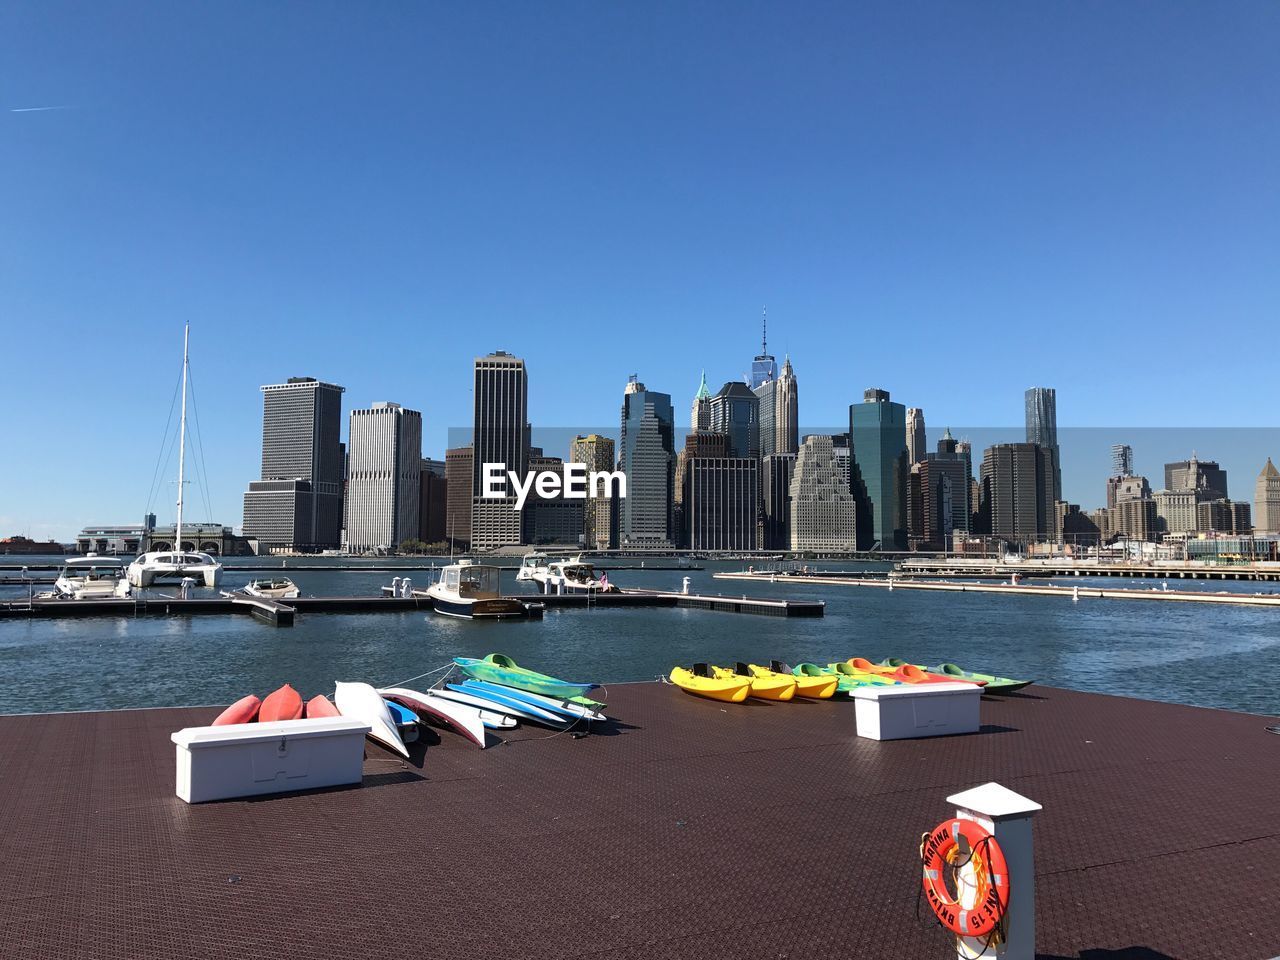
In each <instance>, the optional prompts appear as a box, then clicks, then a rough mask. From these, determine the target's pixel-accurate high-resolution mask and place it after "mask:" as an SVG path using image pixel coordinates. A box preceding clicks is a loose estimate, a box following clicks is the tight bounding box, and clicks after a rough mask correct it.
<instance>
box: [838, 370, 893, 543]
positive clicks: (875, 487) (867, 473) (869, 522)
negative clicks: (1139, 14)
mask: <svg viewBox="0 0 1280 960" xmlns="http://www.w3.org/2000/svg"><path fill="white" fill-rule="evenodd" d="M849 437H850V441H851V443H850V445H851V447H852V451H853V462H852V464H851V469H852V474H851V475H852V479H853V490H852V492H853V494H854V497H855V499H856V500H857V501H858V507H859V509H858V549H859V550H870V549H873V548H878V549H880V550H905V549H906V546H907V408H906V407H904V406H903V405H902V404H900V403H894V402H893V401H891V400H890V399H889V392H888V391H887V390H878V389H875V388H872V389H870V390H867V391H866V393H865V394H864V396H863V402H862V403H855V404H851V405H850V407H849Z"/></svg>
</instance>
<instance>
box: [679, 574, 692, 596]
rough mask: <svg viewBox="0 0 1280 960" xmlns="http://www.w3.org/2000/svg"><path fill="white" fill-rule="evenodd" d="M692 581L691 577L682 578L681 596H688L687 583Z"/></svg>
mask: <svg viewBox="0 0 1280 960" xmlns="http://www.w3.org/2000/svg"><path fill="white" fill-rule="evenodd" d="M692 579H693V578H692V577H685V578H684V583H683V584H682V586H681V589H680V592H681V593H683V594H688V592H689V581H691V580H692Z"/></svg>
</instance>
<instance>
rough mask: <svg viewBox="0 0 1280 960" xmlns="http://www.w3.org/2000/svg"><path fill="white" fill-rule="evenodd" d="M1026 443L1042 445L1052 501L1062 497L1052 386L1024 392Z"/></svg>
mask: <svg viewBox="0 0 1280 960" xmlns="http://www.w3.org/2000/svg"><path fill="white" fill-rule="evenodd" d="M1026 414H1027V443H1035V444H1038V445H1039V446H1041V447H1043V448H1044V450H1045V452H1046V454H1047V455H1048V456H1049V457H1050V461H1051V466H1050V473H1051V479H1052V481H1053V499H1052V500H1050V501H1049V503H1050V506H1052V504H1053V502H1054V501H1057V500H1061V499H1062V452H1061V450H1060V449H1059V447H1058V394H1057V392H1056V391H1055V390H1054V389H1053V388H1052V387H1032V388H1031V389H1030V390H1028V391H1027V393H1026Z"/></svg>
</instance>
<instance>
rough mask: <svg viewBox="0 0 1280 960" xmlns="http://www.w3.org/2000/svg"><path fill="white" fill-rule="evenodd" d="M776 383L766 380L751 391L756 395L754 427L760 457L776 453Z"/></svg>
mask: <svg viewBox="0 0 1280 960" xmlns="http://www.w3.org/2000/svg"><path fill="white" fill-rule="evenodd" d="M778 382H779V381H777V380H766V381H765V382H764V383H762V384H760V386H758V387H756V388H755V389H754V390H752V391H751V392H752V393H754V394H755V395H756V417H757V419H758V420H759V424H758V426H757V427H756V436H757V438H758V440H757V449H758V451H759V455H760V456H762V457H767V456H770V455H771V454H773V453H776V452H777V451H776V448H775V445H776V444H777V439H778V433H777V424H778V421H777V416H778Z"/></svg>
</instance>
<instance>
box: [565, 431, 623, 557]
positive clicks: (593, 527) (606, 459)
mask: <svg viewBox="0 0 1280 960" xmlns="http://www.w3.org/2000/svg"><path fill="white" fill-rule="evenodd" d="M569 459H570V460H571V461H572V462H574V463H581V464H585V465H586V468H587V477H588V479H589V478H590V476H591V474H592V473H603V472H611V471H612V470H613V468H614V464H615V463H616V462H617V460H616V457H615V454H614V446H613V440H612V439H610V438H609V437H602V436H600V435H599V434H597V433H592V434H588V435H587V436H585V437H583V436H577V437H574V438H573V443H572V444H570V446H569ZM591 492H592V491H590V490H588V491H587V493H588V497H589V499H588V500H587V501H586V504H585V506H584V508H583V520H582V536H583V540H582V542H583V545H584V546H585V547H586V548H587V549H588V550H608V549H609V548H610V547H611V546H613V543H612V541H611V539H610V537H611V530H612V529H613V519H612V513H613V508H614V500H613V498H612V497H590V494H591Z"/></svg>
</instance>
